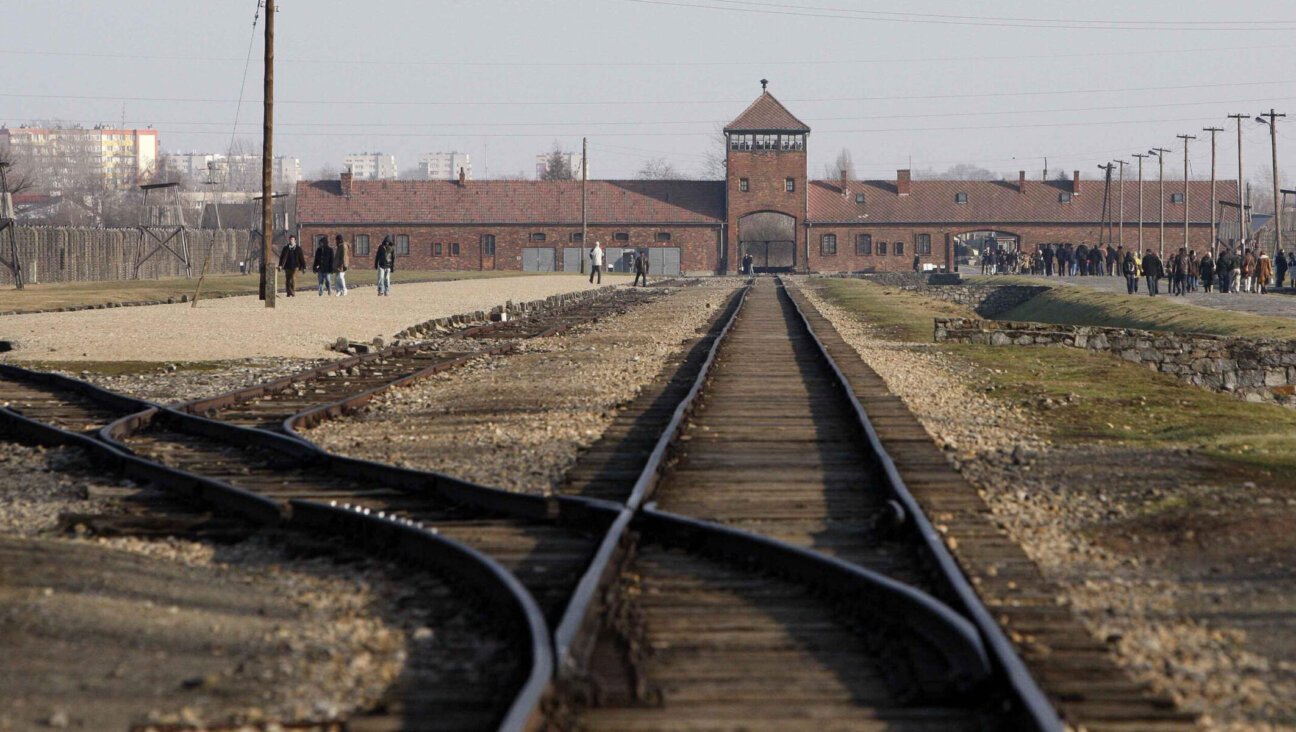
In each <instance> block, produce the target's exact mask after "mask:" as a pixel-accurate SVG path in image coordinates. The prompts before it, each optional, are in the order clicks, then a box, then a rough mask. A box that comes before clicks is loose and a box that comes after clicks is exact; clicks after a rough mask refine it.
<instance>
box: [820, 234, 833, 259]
mask: <svg viewBox="0 0 1296 732" xmlns="http://www.w3.org/2000/svg"><path fill="white" fill-rule="evenodd" d="M819 253H820V254H823V255H824V256H825V257H832V256H836V254H837V235H836V234H824V235H823V236H821V237H819Z"/></svg>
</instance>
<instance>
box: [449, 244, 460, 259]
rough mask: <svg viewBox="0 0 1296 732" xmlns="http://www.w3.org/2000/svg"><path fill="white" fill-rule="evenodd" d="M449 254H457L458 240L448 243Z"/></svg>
mask: <svg viewBox="0 0 1296 732" xmlns="http://www.w3.org/2000/svg"><path fill="white" fill-rule="evenodd" d="M450 256H452V257H457V256H459V242H457V241H456V242H452V243H451V244H450Z"/></svg>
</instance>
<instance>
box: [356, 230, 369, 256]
mask: <svg viewBox="0 0 1296 732" xmlns="http://www.w3.org/2000/svg"><path fill="white" fill-rule="evenodd" d="M352 248H353V249H354V250H355V253H356V256H361V257H362V256H365V255H366V254H368V253H369V235H368V234H356V235H355V246H354V247H352Z"/></svg>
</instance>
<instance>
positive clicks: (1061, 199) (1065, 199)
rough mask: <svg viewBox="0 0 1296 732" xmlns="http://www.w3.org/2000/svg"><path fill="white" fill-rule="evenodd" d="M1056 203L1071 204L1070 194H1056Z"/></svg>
mask: <svg viewBox="0 0 1296 732" xmlns="http://www.w3.org/2000/svg"><path fill="white" fill-rule="evenodd" d="M1058 203H1071V194H1070V193H1059V194H1058Z"/></svg>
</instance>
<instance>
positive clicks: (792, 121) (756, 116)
mask: <svg viewBox="0 0 1296 732" xmlns="http://www.w3.org/2000/svg"><path fill="white" fill-rule="evenodd" d="M724 131H725V132H809V131H810V127H809V126H807V125H806V123H805V122H802V121H801V120H799V119H797V118H796V116H794V115H793V114H792V113H791V112H789V111H788V109H787V107H784V106H783V104H782V103H781V102H780V101H779V100H777V99H775V98H774V95H773V94H770V93H769V92H764V93H762V94H761V95H760V96H759V97H756V101H754V102H752V103H751V105H750V106H748V107H747V109H745V110H743V113H742V114H740V115H738V118H737V119H735V120H734V121H733V122H730V123H729V124H727V125H725V128H724Z"/></svg>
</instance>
